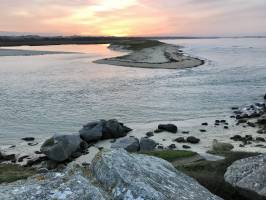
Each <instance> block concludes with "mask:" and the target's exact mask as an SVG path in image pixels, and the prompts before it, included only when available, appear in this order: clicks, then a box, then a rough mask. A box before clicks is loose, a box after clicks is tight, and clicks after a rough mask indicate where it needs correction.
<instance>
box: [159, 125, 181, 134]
mask: <svg viewBox="0 0 266 200" xmlns="http://www.w3.org/2000/svg"><path fill="white" fill-rule="evenodd" d="M158 129H161V130H165V131H168V132H170V133H177V126H176V125H174V124H160V125H159V126H158Z"/></svg>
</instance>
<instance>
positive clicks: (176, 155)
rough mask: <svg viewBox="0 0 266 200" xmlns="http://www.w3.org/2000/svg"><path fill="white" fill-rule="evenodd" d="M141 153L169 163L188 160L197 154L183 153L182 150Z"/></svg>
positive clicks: (191, 152)
mask: <svg viewBox="0 0 266 200" xmlns="http://www.w3.org/2000/svg"><path fill="white" fill-rule="evenodd" d="M142 153H143V154H146V155H150V156H155V157H158V158H162V159H164V160H167V161H169V162H172V161H175V160H177V159H180V158H189V157H192V156H195V155H197V153H195V152H193V151H184V150H162V151H151V152H142Z"/></svg>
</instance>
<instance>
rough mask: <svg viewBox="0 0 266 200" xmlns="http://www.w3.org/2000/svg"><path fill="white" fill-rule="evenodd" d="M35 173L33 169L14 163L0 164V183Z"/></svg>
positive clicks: (24, 177)
mask: <svg viewBox="0 0 266 200" xmlns="http://www.w3.org/2000/svg"><path fill="white" fill-rule="evenodd" d="M34 174H36V172H35V170H33V169H31V168H28V167H22V166H20V165H14V164H0V184H1V183H10V182H14V181H17V180H20V179H26V178H28V177H29V176H32V175H34Z"/></svg>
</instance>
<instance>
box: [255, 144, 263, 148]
mask: <svg viewBox="0 0 266 200" xmlns="http://www.w3.org/2000/svg"><path fill="white" fill-rule="evenodd" d="M255 147H262V148H264V147H265V146H264V145H263V144H257V145H255Z"/></svg>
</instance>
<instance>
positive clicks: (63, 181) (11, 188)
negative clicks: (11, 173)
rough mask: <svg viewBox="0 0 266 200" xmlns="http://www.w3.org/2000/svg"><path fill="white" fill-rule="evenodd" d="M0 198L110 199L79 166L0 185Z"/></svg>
mask: <svg viewBox="0 0 266 200" xmlns="http://www.w3.org/2000/svg"><path fill="white" fill-rule="evenodd" d="M0 199H1V200H29V199H34V200H54V199H57V200H84V199H90V200H109V199H112V198H111V197H108V195H107V194H106V193H105V192H104V191H102V190H101V189H100V188H97V187H96V186H94V185H93V183H92V181H90V180H89V179H87V178H85V175H84V174H83V173H82V171H81V170H80V169H79V168H68V169H67V170H65V171H63V172H48V173H45V174H41V175H36V176H34V177H32V178H29V179H27V180H23V181H17V182H14V183H10V184H2V185H0Z"/></svg>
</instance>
